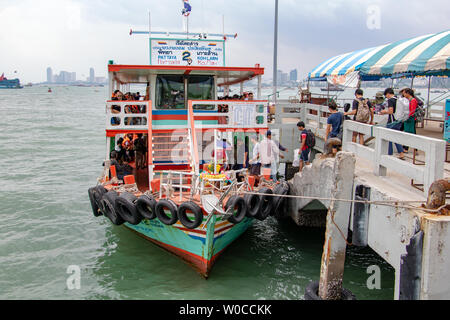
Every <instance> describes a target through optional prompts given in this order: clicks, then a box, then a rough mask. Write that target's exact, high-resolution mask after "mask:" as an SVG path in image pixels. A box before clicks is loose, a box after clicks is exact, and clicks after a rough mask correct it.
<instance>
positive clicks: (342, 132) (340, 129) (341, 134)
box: [336, 113, 345, 141]
mask: <svg viewBox="0 0 450 320" xmlns="http://www.w3.org/2000/svg"><path fill="white" fill-rule="evenodd" d="M341 116H342V119H341V125H340V126H339V132H338V134H337V135H336V138H338V139H339V140H341V141H342V138H343V136H344V120H345V118H344V114H343V113H341Z"/></svg>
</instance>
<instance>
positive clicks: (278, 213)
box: [270, 181, 289, 219]
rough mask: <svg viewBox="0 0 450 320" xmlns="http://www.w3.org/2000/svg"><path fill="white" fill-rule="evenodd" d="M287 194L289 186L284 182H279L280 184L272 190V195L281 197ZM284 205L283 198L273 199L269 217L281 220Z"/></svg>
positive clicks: (284, 199)
mask: <svg viewBox="0 0 450 320" xmlns="http://www.w3.org/2000/svg"><path fill="white" fill-rule="evenodd" d="M288 192H289V184H288V183H287V182H285V181H284V182H281V183H280V184H277V185H276V186H275V188H274V189H273V193H274V194H279V195H283V196H285V195H287V194H288ZM284 203H286V198H285V197H274V199H273V207H272V212H271V213H270V215H271V216H275V217H276V218H277V219H281V218H283V217H284V215H285V212H284V210H283V204H284Z"/></svg>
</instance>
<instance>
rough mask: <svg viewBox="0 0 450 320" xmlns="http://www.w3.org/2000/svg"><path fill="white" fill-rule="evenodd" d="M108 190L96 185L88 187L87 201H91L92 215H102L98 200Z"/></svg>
mask: <svg viewBox="0 0 450 320" xmlns="http://www.w3.org/2000/svg"><path fill="white" fill-rule="evenodd" d="M106 192H108V191H107V190H106V189H105V188H104V187H103V186H101V185H98V186H95V187H92V188H89V190H88V195H89V201H90V202H91V207H92V212H93V213H94V216H96V217H98V216H101V215H102V211H101V210H100V208H101V207H100V201H101V200H102V197H103V195H104V194H105V193H106Z"/></svg>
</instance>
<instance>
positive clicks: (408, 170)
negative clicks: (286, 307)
mask: <svg viewBox="0 0 450 320" xmlns="http://www.w3.org/2000/svg"><path fill="white" fill-rule="evenodd" d="M352 132H358V133H362V134H364V135H365V138H366V139H367V138H368V137H374V138H375V148H374V149H372V148H369V147H366V146H363V145H360V144H357V143H355V142H352ZM389 142H392V143H398V144H400V145H405V146H409V147H410V148H414V149H417V150H420V151H423V152H424V153H425V164H424V165H417V164H412V163H409V162H406V161H404V160H400V159H398V158H397V157H395V156H390V155H388V145H389ZM445 144H446V143H445V141H444V140H439V139H434V138H429V137H424V136H419V135H415V134H410V133H405V132H401V131H396V130H392V129H387V128H384V127H376V126H371V125H367V124H363V123H359V122H355V121H350V120H346V121H344V136H343V145H342V147H343V150H345V151H350V152H354V153H355V154H356V155H357V156H358V157H361V158H364V159H367V160H369V161H371V162H372V163H373V164H374V167H375V170H374V173H375V175H378V176H386V174H387V170H393V171H395V172H397V173H400V174H402V175H404V176H407V177H409V178H411V179H414V180H416V181H418V182H422V183H423V186H424V192H425V194H428V189H429V187H430V185H431V184H432V183H433V182H434V181H435V180H438V179H442V178H443V176H444V156H445ZM393 147H394V146H393Z"/></svg>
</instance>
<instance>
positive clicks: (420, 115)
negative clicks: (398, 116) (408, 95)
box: [414, 98, 425, 122]
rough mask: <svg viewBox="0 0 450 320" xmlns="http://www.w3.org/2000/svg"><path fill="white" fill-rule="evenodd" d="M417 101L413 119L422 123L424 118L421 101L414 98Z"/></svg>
mask: <svg viewBox="0 0 450 320" xmlns="http://www.w3.org/2000/svg"><path fill="white" fill-rule="evenodd" d="M415 99H416V100H417V108H416V111H414V118H416V120H417V121H419V122H422V121H423V118H424V117H425V109H424V108H423V101H422V100H420V99H418V98H415Z"/></svg>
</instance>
